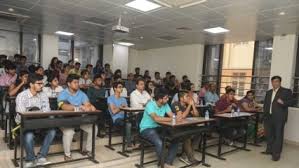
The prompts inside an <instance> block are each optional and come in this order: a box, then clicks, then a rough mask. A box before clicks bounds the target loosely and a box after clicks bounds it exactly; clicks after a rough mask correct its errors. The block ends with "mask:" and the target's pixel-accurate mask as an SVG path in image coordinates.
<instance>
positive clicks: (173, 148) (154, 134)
mask: <svg viewBox="0 0 299 168" xmlns="http://www.w3.org/2000/svg"><path fill="white" fill-rule="evenodd" d="M160 132H161V129H160V128H148V129H145V130H143V131H142V132H141V136H142V137H144V138H145V139H147V140H149V141H150V142H151V143H153V144H154V145H155V150H156V153H157V157H158V159H160V158H161V157H162V140H161V138H160V135H159V133H160ZM177 150H178V141H176V140H174V141H172V142H171V144H170V146H169V149H168V155H167V157H166V159H165V163H166V164H169V165H172V163H173V161H174V159H175V157H176V154H177Z"/></svg>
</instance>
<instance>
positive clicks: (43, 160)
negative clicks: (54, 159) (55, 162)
mask: <svg viewBox="0 0 299 168" xmlns="http://www.w3.org/2000/svg"><path fill="white" fill-rule="evenodd" d="M50 163H51V162H49V161H47V159H46V158H44V157H41V158H39V159H37V161H36V165H37V166H44V165H47V164H50Z"/></svg>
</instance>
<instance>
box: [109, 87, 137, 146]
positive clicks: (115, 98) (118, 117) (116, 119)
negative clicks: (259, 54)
mask: <svg viewBox="0 0 299 168" xmlns="http://www.w3.org/2000/svg"><path fill="white" fill-rule="evenodd" d="M123 87H124V86H123V84H122V82H115V83H114V84H113V87H112V88H113V90H114V94H113V95H111V96H109V97H108V99H107V103H108V109H109V112H110V115H111V117H112V120H113V124H114V125H117V126H121V127H125V129H126V140H127V145H128V148H131V149H132V148H133V145H132V141H131V128H132V124H131V123H130V122H127V123H126V125H125V126H124V112H123V111H122V110H121V109H120V108H123V107H128V103H127V100H126V98H124V97H121V93H122V91H123Z"/></svg>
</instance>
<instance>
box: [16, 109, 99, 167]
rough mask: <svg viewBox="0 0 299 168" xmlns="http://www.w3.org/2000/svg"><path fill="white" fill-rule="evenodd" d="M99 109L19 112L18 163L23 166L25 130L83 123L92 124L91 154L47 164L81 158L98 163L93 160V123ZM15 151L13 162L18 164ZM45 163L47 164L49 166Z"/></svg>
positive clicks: (74, 125)
mask: <svg viewBox="0 0 299 168" xmlns="http://www.w3.org/2000/svg"><path fill="white" fill-rule="evenodd" d="M100 112H101V111H99V110H97V111H94V112H83V111H82V112H74V111H59V110H58V111H49V112H41V111H30V112H19V113H18V114H19V115H20V116H21V128H20V146H21V157H20V159H19V160H20V164H21V168H23V156H24V143H23V133H24V131H26V130H35V129H43V128H56V127H76V126H80V125H83V124H92V125H93V127H92V151H91V152H92V155H91V156H87V157H82V158H79V159H73V160H70V161H62V162H56V163H51V164H49V165H56V164H62V163H67V162H74V161H78V160H83V159H89V160H90V161H92V162H94V163H99V162H98V161H97V160H95V124H96V122H97V120H98V114H99V113H100ZM17 160H18V159H17V157H16V152H15V159H14V160H13V163H14V164H15V165H16V166H18V162H17ZM49 165H47V166H49Z"/></svg>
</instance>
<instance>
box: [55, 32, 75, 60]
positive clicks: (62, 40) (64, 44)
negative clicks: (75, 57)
mask: <svg viewBox="0 0 299 168" xmlns="http://www.w3.org/2000/svg"><path fill="white" fill-rule="evenodd" d="M58 59H59V60H61V61H62V62H64V63H67V62H68V61H69V60H70V59H72V56H71V39H70V38H68V37H64V36H59V38H58Z"/></svg>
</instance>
